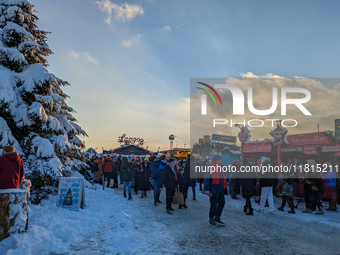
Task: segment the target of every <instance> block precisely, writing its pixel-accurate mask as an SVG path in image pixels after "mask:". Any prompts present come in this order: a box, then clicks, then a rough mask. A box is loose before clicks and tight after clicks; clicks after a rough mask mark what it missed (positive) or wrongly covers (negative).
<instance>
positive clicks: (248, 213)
mask: <svg viewBox="0 0 340 255" xmlns="http://www.w3.org/2000/svg"><path fill="white" fill-rule="evenodd" d="M246 215H254V209H253V208H249V212H247V213H246Z"/></svg>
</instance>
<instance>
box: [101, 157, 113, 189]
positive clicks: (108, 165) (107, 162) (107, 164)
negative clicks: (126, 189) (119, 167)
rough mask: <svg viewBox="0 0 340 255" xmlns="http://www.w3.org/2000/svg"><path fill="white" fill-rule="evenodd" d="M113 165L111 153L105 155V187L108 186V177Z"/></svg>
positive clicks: (109, 177)
mask: <svg viewBox="0 0 340 255" xmlns="http://www.w3.org/2000/svg"><path fill="white" fill-rule="evenodd" d="M113 167H114V162H113V160H112V158H111V155H107V157H106V159H105V160H104V162H103V170H104V177H105V178H106V179H107V188H109V187H110V179H111V174H112V170H113Z"/></svg>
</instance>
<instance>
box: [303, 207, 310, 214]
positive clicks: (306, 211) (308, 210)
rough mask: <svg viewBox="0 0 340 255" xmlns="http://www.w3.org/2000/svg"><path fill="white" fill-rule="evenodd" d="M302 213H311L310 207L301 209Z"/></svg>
mask: <svg viewBox="0 0 340 255" xmlns="http://www.w3.org/2000/svg"><path fill="white" fill-rule="evenodd" d="M302 212H303V213H312V211H311V209H309V208H307V209H306V210H304V211H302Z"/></svg>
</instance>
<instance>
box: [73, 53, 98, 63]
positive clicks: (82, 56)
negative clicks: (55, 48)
mask: <svg viewBox="0 0 340 255" xmlns="http://www.w3.org/2000/svg"><path fill="white" fill-rule="evenodd" d="M69 55H70V56H71V57H72V58H74V59H80V60H82V61H85V62H90V63H94V64H99V61H98V60H96V59H94V58H93V57H91V56H90V54H88V53H87V52H86V51H85V52H75V51H73V50H72V51H70V52H69Z"/></svg>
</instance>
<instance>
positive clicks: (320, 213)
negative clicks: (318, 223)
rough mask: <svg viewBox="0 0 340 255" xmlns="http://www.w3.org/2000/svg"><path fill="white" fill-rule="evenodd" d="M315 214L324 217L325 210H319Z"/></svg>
mask: <svg viewBox="0 0 340 255" xmlns="http://www.w3.org/2000/svg"><path fill="white" fill-rule="evenodd" d="M315 214H316V215H323V210H322V209H319V210H318V211H317V212H316V213H315Z"/></svg>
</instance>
